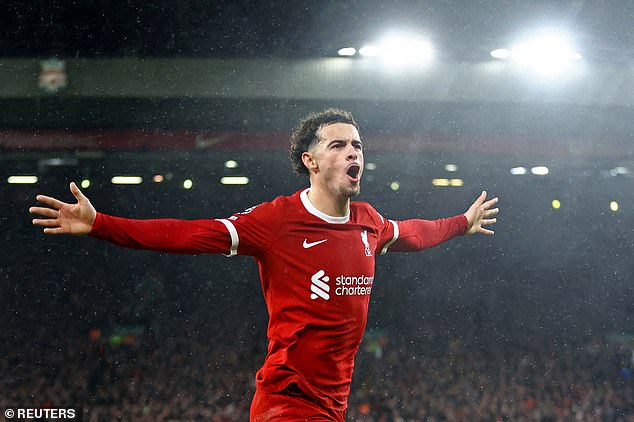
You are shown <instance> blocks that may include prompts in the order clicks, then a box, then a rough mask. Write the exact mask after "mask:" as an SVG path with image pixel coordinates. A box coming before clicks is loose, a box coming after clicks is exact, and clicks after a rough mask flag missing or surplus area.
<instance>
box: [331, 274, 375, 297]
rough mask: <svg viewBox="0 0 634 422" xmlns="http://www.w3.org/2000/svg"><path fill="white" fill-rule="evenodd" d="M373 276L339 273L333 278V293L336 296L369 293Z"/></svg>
mask: <svg viewBox="0 0 634 422" xmlns="http://www.w3.org/2000/svg"><path fill="white" fill-rule="evenodd" d="M373 282H374V277H368V276H365V275H360V276H347V275H340V276H338V277H337V278H336V279H335V285H336V286H337V287H336V288H335V294H336V295H337V296H356V295H369V294H370V292H371V291H372V283H373Z"/></svg>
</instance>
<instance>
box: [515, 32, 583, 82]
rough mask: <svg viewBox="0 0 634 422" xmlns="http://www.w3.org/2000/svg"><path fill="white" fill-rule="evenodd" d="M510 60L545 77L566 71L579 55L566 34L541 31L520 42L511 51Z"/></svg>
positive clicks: (578, 58) (579, 58)
mask: <svg viewBox="0 0 634 422" xmlns="http://www.w3.org/2000/svg"><path fill="white" fill-rule="evenodd" d="M511 58H512V59H513V60H514V61H516V62H517V63H519V64H521V65H525V66H528V67H529V68H531V69H533V70H534V71H535V72H537V73H539V74H541V75H545V76H555V75H559V74H561V73H562V72H563V71H564V70H566V69H568V68H569V67H570V65H571V64H572V62H574V61H578V60H581V54H580V53H579V52H578V51H576V48H575V46H574V44H573V42H572V41H571V38H570V36H569V35H568V34H566V33H564V32H562V31H558V30H541V31H538V32H537V33H536V34H535V35H533V36H532V37H530V38H527V39H525V40H522V41H520V42H519V43H517V44H516V45H514V46H513V48H512V49H511Z"/></svg>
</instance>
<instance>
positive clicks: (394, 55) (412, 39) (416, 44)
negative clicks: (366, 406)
mask: <svg viewBox="0 0 634 422" xmlns="http://www.w3.org/2000/svg"><path fill="white" fill-rule="evenodd" d="M340 51H341V50H340ZM359 54H360V55H361V56H363V57H378V58H381V59H382V60H383V61H384V62H385V64H387V65H393V66H399V65H409V64H413V65H416V64H419V65H420V64H425V63H428V62H430V61H431V60H432V59H433V57H434V48H433V46H432V44H431V43H430V42H429V41H428V40H426V39H423V38H421V37H418V36H416V35H411V34H397V35H389V36H386V37H385V38H383V39H382V40H381V41H380V42H379V43H378V44H368V45H365V46H363V47H362V48H361V49H360V50H359Z"/></svg>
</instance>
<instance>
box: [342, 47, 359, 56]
mask: <svg viewBox="0 0 634 422" xmlns="http://www.w3.org/2000/svg"><path fill="white" fill-rule="evenodd" d="M337 54H339V55H340V56H346V57H350V56H354V55H355V54H357V49H356V48H354V47H343V48H340V49H339V50H338V51H337Z"/></svg>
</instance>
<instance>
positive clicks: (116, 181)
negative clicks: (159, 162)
mask: <svg viewBox="0 0 634 422" xmlns="http://www.w3.org/2000/svg"><path fill="white" fill-rule="evenodd" d="M110 182H112V184H113V185H140V184H141V183H142V182H143V178H142V177H141V176H114V177H113V178H112V179H110Z"/></svg>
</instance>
